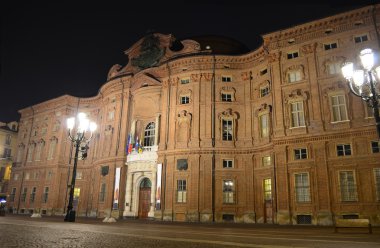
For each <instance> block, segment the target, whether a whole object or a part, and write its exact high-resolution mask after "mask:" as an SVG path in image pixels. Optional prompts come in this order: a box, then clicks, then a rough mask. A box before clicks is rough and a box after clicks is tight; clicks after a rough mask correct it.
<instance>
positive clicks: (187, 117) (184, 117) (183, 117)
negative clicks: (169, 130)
mask: <svg viewBox="0 0 380 248" xmlns="http://www.w3.org/2000/svg"><path fill="white" fill-rule="evenodd" d="M191 117H192V116H191V114H190V113H188V112H187V111H186V110H182V111H181V112H179V114H178V118H177V121H178V123H183V122H187V123H190V122H191Z"/></svg>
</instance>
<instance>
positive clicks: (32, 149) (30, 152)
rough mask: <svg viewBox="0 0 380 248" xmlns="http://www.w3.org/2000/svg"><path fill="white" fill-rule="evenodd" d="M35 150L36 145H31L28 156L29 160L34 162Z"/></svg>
mask: <svg viewBox="0 0 380 248" xmlns="http://www.w3.org/2000/svg"><path fill="white" fill-rule="evenodd" d="M33 152H34V145H30V146H29V150H28V158H27V161H28V162H32V159H33Z"/></svg>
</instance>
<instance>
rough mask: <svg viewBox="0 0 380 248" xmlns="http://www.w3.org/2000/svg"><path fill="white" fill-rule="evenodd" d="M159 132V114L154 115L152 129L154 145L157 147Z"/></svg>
mask: <svg viewBox="0 0 380 248" xmlns="http://www.w3.org/2000/svg"><path fill="white" fill-rule="evenodd" d="M159 130H160V114H157V115H156V124H155V128H154V145H155V146H158V135H159Z"/></svg>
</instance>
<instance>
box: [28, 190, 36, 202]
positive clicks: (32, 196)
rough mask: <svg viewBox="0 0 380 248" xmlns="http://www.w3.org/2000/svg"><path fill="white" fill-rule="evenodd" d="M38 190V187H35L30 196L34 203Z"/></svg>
mask: <svg viewBox="0 0 380 248" xmlns="http://www.w3.org/2000/svg"><path fill="white" fill-rule="evenodd" d="M36 191H37V188H36V187H33V188H32V192H31V193H30V198H29V202H30V203H34V200H35V198H36Z"/></svg>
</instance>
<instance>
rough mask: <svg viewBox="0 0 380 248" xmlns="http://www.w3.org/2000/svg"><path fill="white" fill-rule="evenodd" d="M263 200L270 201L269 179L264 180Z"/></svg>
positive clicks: (270, 181)
mask: <svg viewBox="0 0 380 248" xmlns="http://www.w3.org/2000/svg"><path fill="white" fill-rule="evenodd" d="M264 200H265V201H270V200H272V179H271V178H266V179H264Z"/></svg>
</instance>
